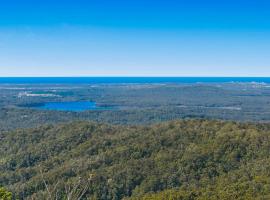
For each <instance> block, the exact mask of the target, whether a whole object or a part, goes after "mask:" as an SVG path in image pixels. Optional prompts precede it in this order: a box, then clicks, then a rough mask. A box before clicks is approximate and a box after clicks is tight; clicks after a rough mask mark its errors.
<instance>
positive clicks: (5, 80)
mask: <svg viewBox="0 0 270 200" xmlns="http://www.w3.org/2000/svg"><path fill="white" fill-rule="evenodd" d="M227 82H244V83H245V82H258V83H270V77H20V78H18V77H1V78H0V84H125V83H135V84H136V83H137V84H140V83H141V84H143V83H227Z"/></svg>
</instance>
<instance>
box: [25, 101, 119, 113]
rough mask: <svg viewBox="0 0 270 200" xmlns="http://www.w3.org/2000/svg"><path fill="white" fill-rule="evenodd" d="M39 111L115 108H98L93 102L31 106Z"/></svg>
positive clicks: (78, 110)
mask: <svg viewBox="0 0 270 200" xmlns="http://www.w3.org/2000/svg"><path fill="white" fill-rule="evenodd" d="M29 107H30V108H34V109H39V110H56V111H73V112H82V111H87V110H113V109H115V108H114V107H110V106H98V105H96V103H95V102H92V101H72V102H47V103H43V104H39V105H33V106H29Z"/></svg>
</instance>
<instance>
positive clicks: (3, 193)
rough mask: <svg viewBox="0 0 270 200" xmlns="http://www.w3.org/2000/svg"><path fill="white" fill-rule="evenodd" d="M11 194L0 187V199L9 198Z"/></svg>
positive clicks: (6, 199) (7, 199)
mask: <svg viewBox="0 0 270 200" xmlns="http://www.w3.org/2000/svg"><path fill="white" fill-rule="evenodd" d="M11 199H12V194H11V192H9V191H7V190H6V189H5V188H3V187H0V200H11Z"/></svg>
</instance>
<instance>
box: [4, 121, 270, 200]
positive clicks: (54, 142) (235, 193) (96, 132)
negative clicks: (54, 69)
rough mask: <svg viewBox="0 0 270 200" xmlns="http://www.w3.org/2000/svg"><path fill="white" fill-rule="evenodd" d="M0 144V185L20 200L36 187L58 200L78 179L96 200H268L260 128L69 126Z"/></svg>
mask: <svg viewBox="0 0 270 200" xmlns="http://www.w3.org/2000/svg"><path fill="white" fill-rule="evenodd" d="M0 143H1V144H0V155H1V160H0V185H4V186H6V187H7V188H8V189H9V190H11V191H12V192H13V193H14V194H16V195H17V196H18V197H19V198H20V199H22V198H26V197H28V198H30V197H33V198H35V199H42V197H44V195H45V193H46V189H45V186H44V181H46V183H47V184H48V185H49V187H54V186H55V184H57V190H58V191H59V194H63V193H64V190H65V187H66V185H67V184H74V183H75V182H76V180H78V178H79V177H81V178H82V179H83V180H86V181H88V182H89V187H88V190H87V192H86V193H85V195H84V198H92V199H101V200H107V199H108V200H109V199H115V200H116V199H123V198H128V197H131V198H133V199H145V200H146V199H149V200H150V199H185V200H186V199H188V200H191V199H200V200H206V199H243V200H244V199H269V197H270V196H269V195H270V181H269V180H270V154H269V149H270V125H267V124H265V125H264V124H247V123H235V122H221V121H208V120H187V121H172V122H164V123H161V124H156V125H151V126H117V125H106V124H97V123H90V122H73V123H70V124H64V125H55V126H43V127H40V128H36V129H22V130H17V131H13V132H9V133H2V134H1V140H0ZM42 176H43V177H44V178H42ZM43 179H44V180H43Z"/></svg>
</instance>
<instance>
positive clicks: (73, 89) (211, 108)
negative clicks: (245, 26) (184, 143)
mask: <svg viewBox="0 0 270 200" xmlns="http://www.w3.org/2000/svg"><path fill="white" fill-rule="evenodd" d="M269 96H270V86H269V84H263V83H261V84H260V83H245V84H243V83H216V84H215V83H213V84H207V83H197V84H195V83H194V84H112V85H102V84H101V85H85V84H82V85H80V84H79V85H77V84H62V85H58V84H54V85H46V84H28V85H24V84H23V85H20V84H19V85H13V84H10V85H9V84H7V85H5V84H4V85H3V84H2V85H0V132H1V131H7V130H8V131H10V130H13V129H16V128H34V127H38V126H40V125H41V124H43V125H44V124H57V123H59V122H60V123H63V122H72V121H74V120H82V121H83V120H89V121H96V122H98V123H99V122H102V123H103V122H105V123H110V124H121V125H125V124H129V125H130V124H133V125H138V124H139V125H146V124H153V123H159V122H163V121H169V120H176V119H194V118H197V119H220V120H232V121H242V122H247V121H253V122H255V121H256V122H269V121H270V117H269V116H270V115H269V110H270V101H269ZM77 101H92V102H95V103H96V104H97V105H99V106H105V107H106V106H108V107H110V106H112V107H114V108H115V109H113V110H86V111H84V112H69V111H61V112H60V111H56V110H40V109H37V108H35V107H33V105H42V104H44V103H48V102H77Z"/></svg>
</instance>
